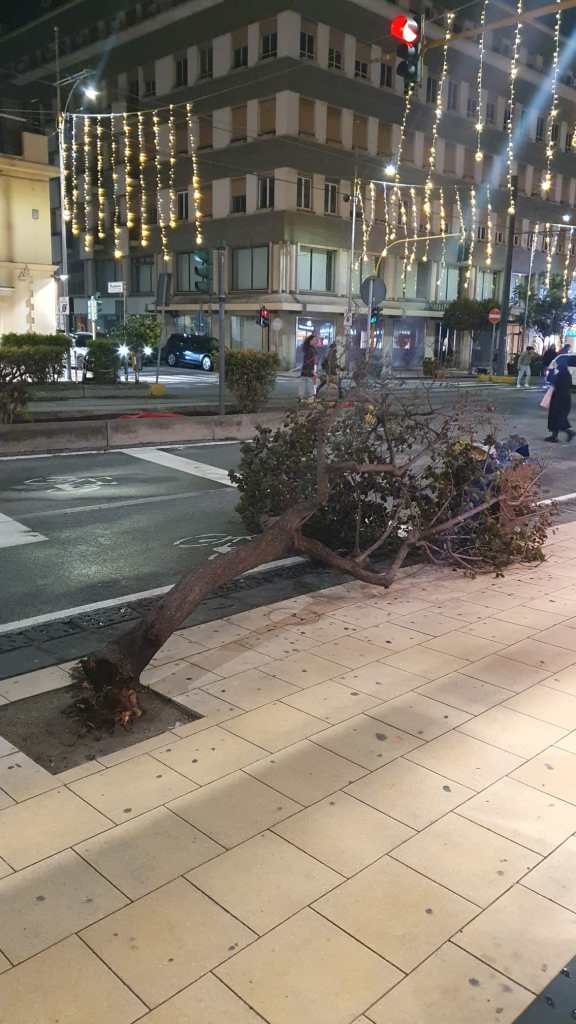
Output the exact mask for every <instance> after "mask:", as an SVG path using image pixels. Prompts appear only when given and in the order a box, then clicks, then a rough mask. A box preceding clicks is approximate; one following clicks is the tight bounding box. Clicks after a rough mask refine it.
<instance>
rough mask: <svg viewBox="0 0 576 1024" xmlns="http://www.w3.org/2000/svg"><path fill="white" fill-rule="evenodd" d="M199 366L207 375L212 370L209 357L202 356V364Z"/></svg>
mask: <svg viewBox="0 0 576 1024" xmlns="http://www.w3.org/2000/svg"><path fill="white" fill-rule="evenodd" d="M201 365H202V369H203V370H204V371H205V372H206V373H209V372H210V370H211V369H212V360H211V359H210V356H202V364H201Z"/></svg>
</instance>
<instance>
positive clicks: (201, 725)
mask: <svg viewBox="0 0 576 1024" xmlns="http://www.w3.org/2000/svg"><path fill="white" fill-rule="evenodd" d="M174 699H175V701H176V703H177V704H183V705H184V707H187V708H190V710H191V711H197V712H198V714H199V715H203V717H202V718H198V719H197V720H196V721H195V722H187V723H186V725H175V726H174V729H173V730H172V731H173V732H174V733H175V734H176V735H177V736H180V737H182V736H193V735H196V733H198V732H204V730H205V729H211V728H212V726H213V725H219V724H220V723H221V722H227V721H229V719H231V718H236V716H237V715H241V714H242V713H243V709H242V708H239V707H236V705H234V704H231V703H230V702H229V701H226V700H220V699H219V698H218V697H215V696H214V695H213V694H212V693H205V692H204V690H191V691H190V693H187V694H186V693H185V694H180V695H179V696H178V697H175V698H174Z"/></svg>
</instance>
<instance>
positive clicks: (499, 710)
mask: <svg viewBox="0 0 576 1024" xmlns="http://www.w3.org/2000/svg"><path fill="white" fill-rule="evenodd" d="M460 732H465V733H466V735H467V736H474V737H475V738H476V739H477V740H483V741H484V743H491V744H492V745H493V746H494V747H500V748H501V750H508V751H510V753H511V754H517V755H518V757H525V758H529V757H534V755H535V754H539V753H540V751H541V750H545V749H546V747H550V746H551V745H552V744H553V743H557V742H558V741H559V740H561V739H562V737H563V736H565V735H566V730H565V729H560V728H559V727H558V726H557V725H550V724H549V723H548V722H541V721H540V720H539V719H537V718H531V717H530V716H529V715H524V714H520V713H519V712H517V711H513V710H512V709H511V708H510V707H508V706H506V707H502V706H500V707H496V708H491V709H490V710H489V711H485V712H484V714H482V715H477V716H476V718H471V719H470V720H469V721H468V722H465V724H464V725H461V726H460Z"/></svg>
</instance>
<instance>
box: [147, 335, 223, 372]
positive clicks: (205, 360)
mask: <svg viewBox="0 0 576 1024" xmlns="http://www.w3.org/2000/svg"><path fill="white" fill-rule="evenodd" d="M217 351H218V340H217V339H216V338H209V337H205V336H204V335H202V334H171V335H170V337H169V338H168V341H167V342H166V344H165V345H164V348H163V349H162V354H161V359H162V362H164V363H168V366H198V367H199V368H200V369H202V370H205V371H206V372H207V373H208V372H209V371H210V370H213V369H214V356H215V354H216V352H217Z"/></svg>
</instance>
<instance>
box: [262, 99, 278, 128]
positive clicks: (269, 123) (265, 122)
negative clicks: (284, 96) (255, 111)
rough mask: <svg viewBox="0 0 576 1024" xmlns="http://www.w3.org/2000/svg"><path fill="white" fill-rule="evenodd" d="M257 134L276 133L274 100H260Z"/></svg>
mask: <svg viewBox="0 0 576 1024" xmlns="http://www.w3.org/2000/svg"><path fill="white" fill-rule="evenodd" d="M259 113H260V118H259V134H260V135H274V134H275V133H276V99H275V97H272V99H269V100H260V112H259Z"/></svg>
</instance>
